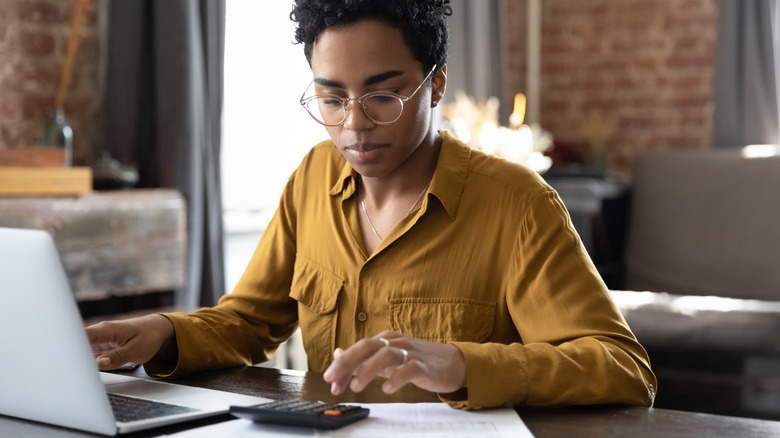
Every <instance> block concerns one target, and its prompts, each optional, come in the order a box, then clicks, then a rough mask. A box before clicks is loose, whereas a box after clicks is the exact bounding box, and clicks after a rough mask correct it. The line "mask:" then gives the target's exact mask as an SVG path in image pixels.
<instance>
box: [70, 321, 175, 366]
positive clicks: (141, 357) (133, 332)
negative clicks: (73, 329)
mask: <svg viewBox="0 0 780 438" xmlns="http://www.w3.org/2000/svg"><path fill="white" fill-rule="evenodd" d="M86 331H87V337H88V338H89V343H90V344H91V345H92V352H93V353H94V354H95V360H96V361H97V365H98V368H99V369H100V370H113V369H116V368H119V367H121V366H123V365H125V364H142V363H145V362H148V361H149V360H150V359H152V358H153V357H154V356H156V355H159V356H160V357H161V358H162V359H164V360H166V361H175V360H176V358H177V357H178V350H177V348H176V342H175V341H174V330H173V324H172V323H171V321H170V320H168V318H166V317H164V316H162V315H159V314H152V315H146V316H141V317H138V318H130V319H124V320H118V321H104V322H100V323H97V324H93V325H90V326H89V327H87V328H86Z"/></svg>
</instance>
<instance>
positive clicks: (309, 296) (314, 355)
mask: <svg viewBox="0 0 780 438" xmlns="http://www.w3.org/2000/svg"><path fill="white" fill-rule="evenodd" d="M343 285H344V280H343V279H341V278H339V277H338V276H337V275H335V274H333V273H331V272H329V271H327V270H325V269H324V268H323V267H321V266H319V265H317V264H316V263H313V262H312V261H310V260H307V259H305V258H303V257H298V259H297V260H296V261H295V272H294V274H293V279H292V285H291V288H290V297H291V298H293V299H295V300H296V301H298V322H299V324H300V326H301V337H302V338H303V347H304V349H305V350H306V354H307V357H308V361H309V368H310V369H311V370H312V371H318V372H322V371H325V368H327V366H328V364H329V363H330V360H331V355H332V354H333V349H334V348H335V347H334V345H335V342H336V304H337V303H338V297H339V292H340V291H341V289H342V287H343Z"/></svg>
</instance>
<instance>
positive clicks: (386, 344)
mask: <svg viewBox="0 0 780 438" xmlns="http://www.w3.org/2000/svg"><path fill="white" fill-rule="evenodd" d="M379 340H380V341H382V343H383V344H385V347H389V346H390V341H388V340H387V339H385V338H379Z"/></svg>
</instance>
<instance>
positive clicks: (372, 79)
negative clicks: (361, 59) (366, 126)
mask: <svg viewBox="0 0 780 438" xmlns="http://www.w3.org/2000/svg"><path fill="white" fill-rule="evenodd" d="M402 74H404V72H403V71H401V70H390V71H386V72H383V73H379V74H376V75H373V76H369V77H368V78H366V79H365V80H364V81H363V85H373V84H376V83H379V82H382V81H386V80H388V79H390V78H394V77H396V76H400V75H402ZM314 83H315V84H318V85H322V86H323V87H330V88H346V86H345V85H344V83H343V82H341V81H334V80H331V79H326V78H314Z"/></svg>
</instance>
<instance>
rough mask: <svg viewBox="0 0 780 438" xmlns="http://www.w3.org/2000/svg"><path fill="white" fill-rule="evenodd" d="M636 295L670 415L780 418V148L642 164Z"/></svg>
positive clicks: (664, 157)
mask: <svg viewBox="0 0 780 438" xmlns="http://www.w3.org/2000/svg"><path fill="white" fill-rule="evenodd" d="M625 289H626V291H614V292H613V295H614V297H615V299H616V301H617V302H618V305H619V307H620V308H621V310H622V311H623V313H624V315H625V317H626V319H627V321H628V323H629V325H630V326H631V328H632V330H633V331H634V332H635V334H636V336H637V338H638V339H639V340H640V342H641V343H642V344H643V345H644V346H645V347H646V348H647V350H648V352H649V353H650V358H651V361H652V365H653V368H654V369H655V370H656V373H657V375H658V378H659V389H658V398H657V406H658V407H665V408H672V409H683V410H695V411H703V412H714V413H721V414H729V415H742V416H751V417H759V418H771V419H780V155H778V148H777V147H763V148H757V147H748V148H745V149H743V150H740V149H732V150H724V149H715V150H704V151H679V150H677V151H649V152H646V153H644V154H643V155H641V156H640V159H639V161H638V163H637V167H636V170H635V174H634V182H633V195H632V207H631V212H630V223H629V227H628V239H627V247H626V276H625Z"/></svg>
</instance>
